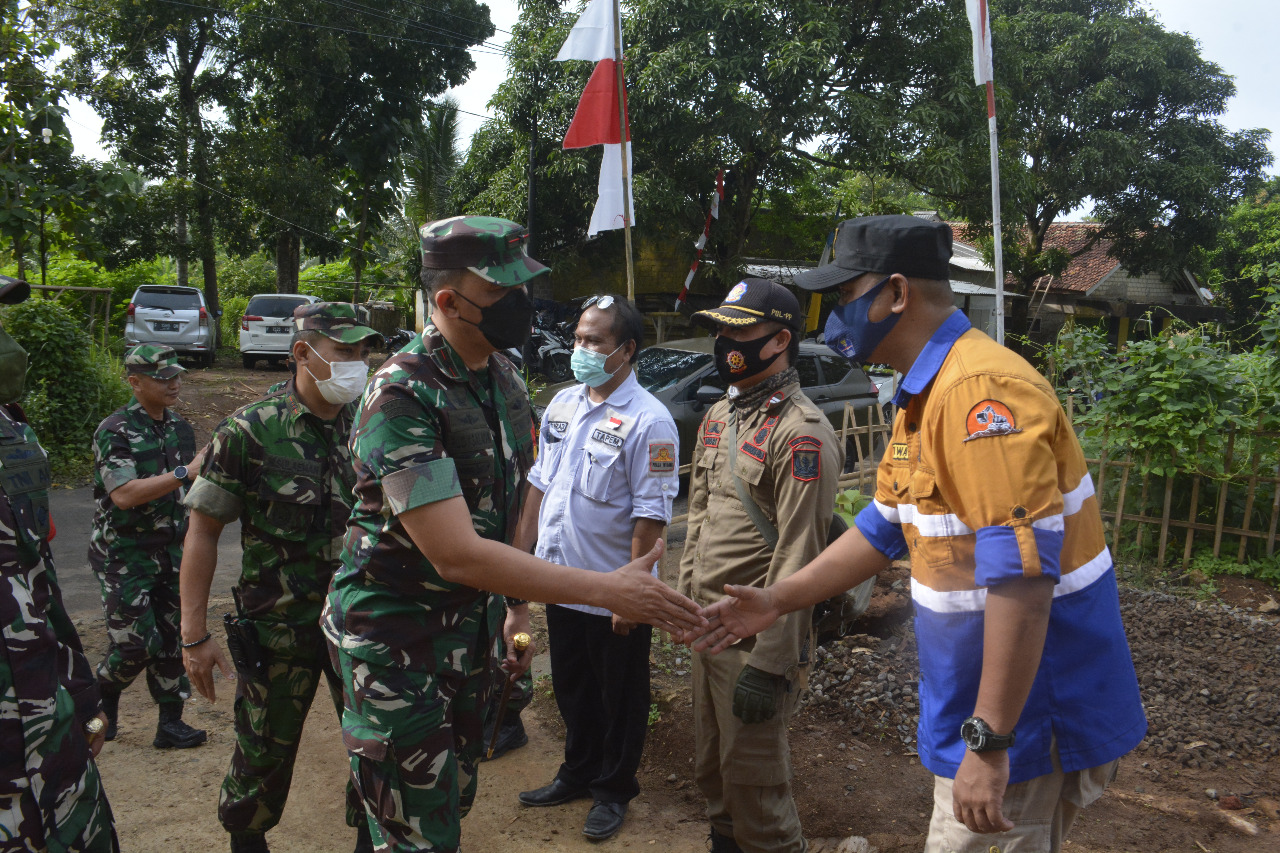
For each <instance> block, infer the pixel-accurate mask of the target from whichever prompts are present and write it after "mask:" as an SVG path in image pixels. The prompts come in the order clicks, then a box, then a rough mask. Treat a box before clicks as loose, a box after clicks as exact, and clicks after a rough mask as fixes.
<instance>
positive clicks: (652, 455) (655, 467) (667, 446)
mask: <svg viewBox="0 0 1280 853" xmlns="http://www.w3.org/2000/svg"><path fill="white" fill-rule="evenodd" d="M675 470H676V446H675V444H674V443H673V442H670V441H651V442H649V473H650V474H672V473H674V472H675Z"/></svg>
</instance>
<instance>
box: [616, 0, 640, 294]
mask: <svg viewBox="0 0 1280 853" xmlns="http://www.w3.org/2000/svg"><path fill="white" fill-rule="evenodd" d="M621 4H622V0H613V42H614V44H613V53H614V60H615V62H614V65H615V67H616V68H617V71H618V136H619V138H620V140H621V142H622V144H621V145H619V146H618V149H619V150H620V151H621V152H622V227H623V230H624V232H625V233H626V244H627V299H629V300H631V302H632V303H634V302H635V301H636V270H635V264H634V262H633V261H632V259H631V175H630V170H629V169H628V168H627V165H628V164H627V111H626V107H625V106H624V103H625V98H626V95H625V94H624V93H625V92H626V85H627V83H626V80H624V79H623V74H622V5H621Z"/></svg>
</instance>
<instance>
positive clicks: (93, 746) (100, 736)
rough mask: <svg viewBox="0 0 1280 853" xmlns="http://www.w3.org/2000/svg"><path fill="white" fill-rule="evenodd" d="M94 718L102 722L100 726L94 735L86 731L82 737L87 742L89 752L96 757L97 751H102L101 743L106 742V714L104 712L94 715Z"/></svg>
mask: <svg viewBox="0 0 1280 853" xmlns="http://www.w3.org/2000/svg"><path fill="white" fill-rule="evenodd" d="M94 719H95V720H98V721H100V722H101V723H102V728H101V729H99V730H98V733H97V734H96V735H91V734H89V732H88V731H86V732H85V733H84V737H85V740H87V741H88V742H89V754H90V755H92V756H93V757H94V758H97V757H98V753H100V752H102V745H103V744H104V743H106V742H107V715H106V713H105V712H104V713H101V714H99V715H98V716H96V717H94Z"/></svg>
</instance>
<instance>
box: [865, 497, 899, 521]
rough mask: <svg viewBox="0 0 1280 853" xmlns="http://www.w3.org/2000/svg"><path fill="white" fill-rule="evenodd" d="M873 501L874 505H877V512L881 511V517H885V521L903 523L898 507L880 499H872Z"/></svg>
mask: <svg viewBox="0 0 1280 853" xmlns="http://www.w3.org/2000/svg"><path fill="white" fill-rule="evenodd" d="M871 503H872V505H873V506H875V508H876V512H878V513H880V517H881V518H883V519H884V520H885V521H887V522H889V523H890V524H901V523H902V519H901V517H900V516H899V515H898V508H897V507H892V506H889V505H888V504H883V503H881V502H880V501H872V502H871Z"/></svg>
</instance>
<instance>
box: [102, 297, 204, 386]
mask: <svg viewBox="0 0 1280 853" xmlns="http://www.w3.org/2000/svg"><path fill="white" fill-rule="evenodd" d="M214 323H215V321H214V319H213V318H212V316H211V315H210V314H209V309H208V307H207V306H206V305H205V302H204V294H203V293H201V292H200V291H199V290H197V289H196V288H194V287H179V286H177V285H170V284H144V285H142V286H141V287H139V288H138V289H137V290H135V291H134V292H133V298H132V299H131V300H129V308H128V309H127V313H126V314H125V322H124V341H125V343H126V344H128V345H129V346H133V345H135V344H164V345H165V346H168V347H173V349H174V351H176V352H177V353H178V354H179V355H186V356H195V357H196V358H197V359H198V360H199V362H200V363H201V364H203V365H205V366H208V365H211V364H213V359H214V355H215V351H214Z"/></svg>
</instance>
